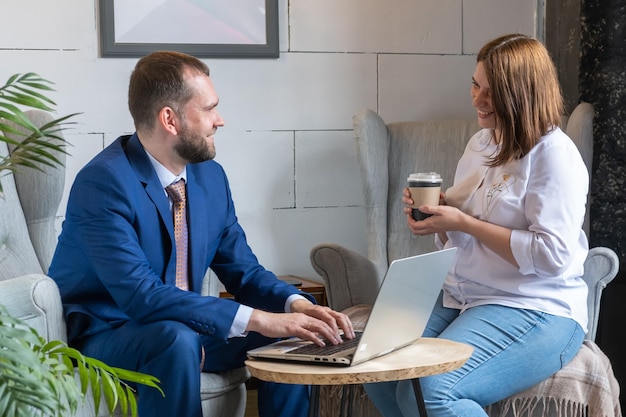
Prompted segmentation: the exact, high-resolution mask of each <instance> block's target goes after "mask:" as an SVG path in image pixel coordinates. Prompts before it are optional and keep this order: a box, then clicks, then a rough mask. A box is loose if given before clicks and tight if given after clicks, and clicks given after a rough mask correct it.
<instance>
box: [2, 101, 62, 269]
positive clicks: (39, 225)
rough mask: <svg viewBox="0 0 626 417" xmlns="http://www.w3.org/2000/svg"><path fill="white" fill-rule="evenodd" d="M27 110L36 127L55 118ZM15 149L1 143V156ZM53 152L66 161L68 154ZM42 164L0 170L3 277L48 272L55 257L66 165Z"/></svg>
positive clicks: (12, 137) (18, 137) (9, 135)
mask: <svg viewBox="0 0 626 417" xmlns="http://www.w3.org/2000/svg"><path fill="white" fill-rule="evenodd" d="M25 113H26V115H27V116H28V118H29V119H30V120H31V121H32V122H33V124H35V125H36V126H43V125H44V124H46V123H48V122H50V121H52V120H53V117H52V116H51V115H50V114H49V113H47V112H44V111H40V110H29V111H26V112H25ZM4 122H5V123H7V124H9V125H12V126H13V127H14V128H16V129H18V130H22V131H24V130H23V129H22V128H20V127H18V126H16V125H14V124H12V123H10V122H6V121H4ZM59 135H60V133H59ZM7 136H8V137H9V138H10V139H12V140H15V141H17V142H21V141H22V140H23V139H24V137H23V136H18V135H13V134H7ZM13 148H14V146H12V145H11V146H8V149H7V146H6V143H5V142H0V155H8V152H11V151H12V150H13ZM54 154H55V156H56V157H57V159H59V160H60V161H61V162H63V163H64V162H65V154H63V153H54ZM40 166H41V171H39V170H36V169H33V168H27V167H19V168H18V171H17V172H15V173H13V174H6V173H0V176H1V177H0V181H2V188H3V194H4V195H3V196H2V198H0V212H1V213H2V216H0V280H4V279H9V278H14V277H17V276H20V275H26V274H30V273H37V274H40V273H42V272H43V273H45V272H46V271H47V270H48V266H49V264H50V261H51V259H52V255H53V252H54V248H55V247H56V240H57V236H56V233H55V230H54V225H55V218H56V214H57V209H58V207H59V203H60V201H61V197H62V195H63V187H64V185H65V168H64V167H63V166H58V167H50V166H46V165H40ZM5 174H6V175H5Z"/></svg>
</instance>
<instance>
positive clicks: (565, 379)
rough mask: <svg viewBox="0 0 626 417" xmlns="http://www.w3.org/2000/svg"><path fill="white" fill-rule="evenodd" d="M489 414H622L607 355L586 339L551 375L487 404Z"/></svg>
mask: <svg viewBox="0 0 626 417" xmlns="http://www.w3.org/2000/svg"><path fill="white" fill-rule="evenodd" d="M487 412H488V413H489V415H490V416H515V417H518V416H559V417H560V416H568V417H621V416H622V411H621V408H620V403H619V385H618V383H617V380H616V379H615V375H614V374H613V369H612V368H611V362H610V361H609V358H607V356H606V355H605V354H604V352H602V351H601V350H600V348H599V347H598V345H596V344H595V343H594V342H592V341H591V340H585V342H584V343H583V346H582V348H581V349H580V351H579V352H578V354H577V355H576V356H575V357H574V359H573V360H572V361H571V362H570V363H569V364H567V365H566V366H565V367H564V368H563V369H561V370H560V371H559V372H557V373H556V374H555V375H554V376H552V377H551V378H548V379H547V380H545V381H544V382H542V383H540V384H538V385H535V386H534V387H532V388H529V389H527V390H526V391H523V392H520V393H519V394H517V395H514V396H512V397H509V398H507V399H505V400H502V401H500V402H498V403H496V404H492V405H490V406H489V407H487Z"/></svg>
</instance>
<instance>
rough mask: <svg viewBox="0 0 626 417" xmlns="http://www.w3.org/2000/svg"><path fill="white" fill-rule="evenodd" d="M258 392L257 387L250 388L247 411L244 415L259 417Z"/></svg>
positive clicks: (245, 416)
mask: <svg viewBox="0 0 626 417" xmlns="http://www.w3.org/2000/svg"><path fill="white" fill-rule="evenodd" d="M257 393H258V391H257V390H255V389H249V390H248V397H247V400H246V413H245V414H244V417H259V409H258V407H257Z"/></svg>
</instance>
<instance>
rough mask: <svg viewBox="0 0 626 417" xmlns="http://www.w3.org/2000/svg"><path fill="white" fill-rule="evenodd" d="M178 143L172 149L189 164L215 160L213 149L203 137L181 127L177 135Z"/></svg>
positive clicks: (185, 127)
mask: <svg viewBox="0 0 626 417" xmlns="http://www.w3.org/2000/svg"><path fill="white" fill-rule="evenodd" d="M178 136H179V138H180V141H178V143H177V144H176V146H175V147H174V150H175V151H176V152H177V153H178V156H180V157H181V158H183V159H184V160H186V161H188V162H189V163H191V164H195V163H197V162H204V161H208V160H211V159H213V158H215V147H213V146H210V145H209V144H208V143H207V142H206V139H205V138H204V137H203V136H200V135H198V134H196V133H193V132H191V130H190V129H189V128H188V127H187V126H186V125H183V126H182V128H181V129H180V132H179V134H178Z"/></svg>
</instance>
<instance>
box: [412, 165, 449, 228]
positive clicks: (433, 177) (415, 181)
mask: <svg viewBox="0 0 626 417" xmlns="http://www.w3.org/2000/svg"><path fill="white" fill-rule="evenodd" d="M407 181H408V183H409V191H411V198H412V199H413V205H412V206H411V207H412V208H413V211H412V214H413V219H415V220H424V219H425V218H427V217H429V216H430V214H426V213H422V212H421V211H419V210H418V209H417V208H418V207H420V206H422V205H424V204H428V205H431V206H437V205H439V194H440V192H441V175H439V174H437V173H436V172H417V173H415V174H411V175H409V178H407Z"/></svg>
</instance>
